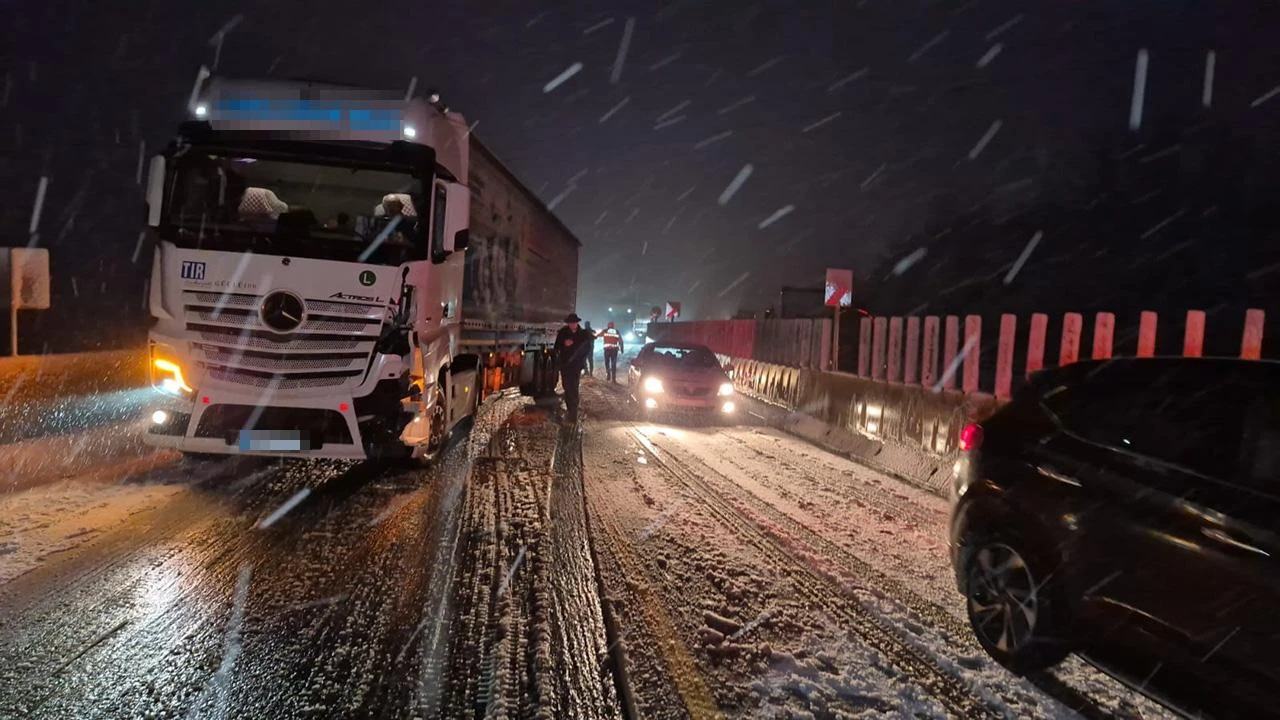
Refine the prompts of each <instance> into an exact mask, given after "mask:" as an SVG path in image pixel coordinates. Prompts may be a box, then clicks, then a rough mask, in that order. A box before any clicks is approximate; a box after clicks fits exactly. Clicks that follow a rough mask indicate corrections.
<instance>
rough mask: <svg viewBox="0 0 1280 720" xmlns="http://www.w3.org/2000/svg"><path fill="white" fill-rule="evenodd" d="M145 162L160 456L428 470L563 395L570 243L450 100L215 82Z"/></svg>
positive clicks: (574, 256)
mask: <svg viewBox="0 0 1280 720" xmlns="http://www.w3.org/2000/svg"><path fill="white" fill-rule="evenodd" d="M189 110H190V112H191V119H190V120H188V121H187V122H184V123H183V124H182V126H181V128H180V130H179V134H178V137H177V138H176V139H175V140H174V141H173V142H172V143H171V144H170V145H169V146H168V147H167V148H166V149H165V150H164V152H162V153H160V154H159V155H157V156H156V157H155V158H153V159H152V162H151V166H150V172H149V177H148V190H147V228H146V232H147V233H148V235H150V237H151V238H152V240H153V241H154V246H155V250H154V259H153V262H152V272H151V282H150V308H151V313H152V315H153V318H154V326H153V328H152V329H151V332H150V336H149V348H150V354H151V357H150V367H151V375H152V385H153V386H154V387H155V389H156V402H155V404H154V407H152V408H150V413H151V426H150V430H149V432H148V433H147V435H146V440H147V442H148V443H150V444H152V445H156V446H160V447H169V448H173V449H176V450H179V451H181V452H183V453H184V454H188V455H193V456H206V455H226V454H250V455H269V456H302V457H328V458H353V459H366V458H378V459H405V460H415V461H425V460H430V459H431V458H433V457H434V456H435V455H436V454H437V453H438V452H439V451H440V449H441V448H442V447H443V446H444V444H445V441H446V439H447V438H448V436H449V435H450V433H451V432H452V431H453V429H454V428H455V427H457V426H458V424H459V423H461V422H463V421H464V420H466V419H467V418H468V417H470V416H471V415H472V414H473V413H474V411H475V409H476V408H477V407H478V405H479V403H481V402H482V401H483V400H484V398H485V397H487V396H489V395H491V394H493V393H496V392H500V391H502V390H504V389H507V388H513V387H519V388H520V390H521V391H522V392H524V393H525V394H528V395H539V396H545V395H548V394H551V393H554V388H555V367H554V362H553V359H552V355H551V348H552V345H553V341H554V337H555V332H556V330H557V328H558V327H559V325H560V324H561V321H562V320H563V318H564V316H565V315H566V314H568V313H569V312H571V311H572V310H573V308H574V306H575V304H576V300H577V297H576V294H577V274H578V251H579V248H580V243H579V242H578V240H577V238H576V237H574V235H573V233H572V232H571V231H570V230H569V229H568V228H567V227H566V226H565V225H564V224H563V223H562V222H561V221H560V220H559V219H558V218H556V217H555V215H553V214H552V213H551V212H550V210H548V209H547V207H546V206H545V205H544V204H543V203H542V202H541V201H540V200H539V199H538V198H537V197H536V196H535V195H534V194H533V193H532V192H530V191H529V189H528V188H527V187H526V186H525V185H524V184H523V183H521V182H520V181H519V179H518V178H517V177H516V176H515V175H514V174H513V173H512V172H511V171H510V170H509V169H508V168H506V167H505V166H504V165H503V164H502V163H501V162H500V161H499V160H498V158H497V157H496V155H495V154H494V153H493V152H492V151H490V150H489V149H488V148H486V147H485V146H484V145H482V144H481V143H480V142H479V140H477V139H476V137H475V135H474V134H472V133H471V132H470V131H469V128H468V126H467V123H466V120H465V118H463V116H462V115H460V114H458V113H457V112H454V111H452V110H450V109H449V108H448V107H447V106H445V105H444V104H443V103H442V102H441V100H440V97H439V96H438V95H436V94H431V95H429V96H427V97H424V98H405V97H403V95H402V94H400V93H387V92H375V91H368V90H361V89H356V88H350V87H344V86H338V85H332V84H320V83H314V82H309V81H274V80H244V79H230V78H207V77H206V75H205V74H203V73H202V75H201V78H200V82H198V87H197V90H196V91H195V92H193V94H192V100H191V104H190V107H189Z"/></svg>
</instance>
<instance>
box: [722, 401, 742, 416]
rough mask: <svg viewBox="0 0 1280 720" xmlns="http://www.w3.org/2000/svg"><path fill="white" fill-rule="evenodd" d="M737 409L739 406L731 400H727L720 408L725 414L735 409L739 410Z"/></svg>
mask: <svg viewBox="0 0 1280 720" xmlns="http://www.w3.org/2000/svg"><path fill="white" fill-rule="evenodd" d="M737 409H738V406H737V405H734V404H733V403H731V402H727V403H725V404H724V405H723V406H722V407H721V408H720V410H721V411H723V412H724V413H725V414H728V413H731V412H733V411H734V410H737Z"/></svg>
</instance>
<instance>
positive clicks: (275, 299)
mask: <svg viewBox="0 0 1280 720" xmlns="http://www.w3.org/2000/svg"><path fill="white" fill-rule="evenodd" d="M305 311H306V307H305V306H304V305H303V304H302V298H300V297H298V296H297V295H294V294H293V293H289V292H273V293H271V294H270V295H267V296H266V297H265V298H263V300H262V322H263V323H264V324H265V325H266V326H267V327H269V328H271V329H272V330H275V331H276V332H289V331H290V330H297V329H298V326H299V325H301V324H302V316H303V313H304V312H305Z"/></svg>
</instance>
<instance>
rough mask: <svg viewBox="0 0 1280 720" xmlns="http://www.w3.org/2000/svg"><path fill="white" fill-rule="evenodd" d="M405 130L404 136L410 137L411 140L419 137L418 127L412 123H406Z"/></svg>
mask: <svg viewBox="0 0 1280 720" xmlns="http://www.w3.org/2000/svg"><path fill="white" fill-rule="evenodd" d="M403 132H404V136H405V137H407V138H409V139H410V140H412V139H414V138H416V137H418V129H417V128H415V127H414V126H412V125H405V126H404V131H403Z"/></svg>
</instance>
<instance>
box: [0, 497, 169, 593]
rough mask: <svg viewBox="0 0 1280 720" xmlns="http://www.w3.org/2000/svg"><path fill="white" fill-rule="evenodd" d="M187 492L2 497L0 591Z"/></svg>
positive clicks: (0, 517) (0, 503)
mask: <svg viewBox="0 0 1280 720" xmlns="http://www.w3.org/2000/svg"><path fill="white" fill-rule="evenodd" d="M182 489H183V488H182V486H179V485H101V484H96V483H86V482H83V481H73V482H60V483H55V484H51V485H45V486H42V487H37V488H32V489H30V490H24V491H22V492H17V493H12V494H3V495H0V585H3V584H5V583H8V582H10V581H12V580H13V579H15V578H17V577H19V576H21V575H23V574H25V573H27V572H30V571H31V570H33V569H35V568H37V567H39V566H40V565H42V564H43V563H44V562H45V561H47V560H48V559H50V558H51V557H53V556H55V555H57V554H59V553H65V552H68V551H71V550H74V549H76V548H78V547H81V546H83V545H85V544H86V543H89V542H92V541H93V540H94V539H96V538H98V537H99V536H101V535H103V534H104V533H107V532H109V531H110V530H111V529H113V528H114V527H115V526H118V525H120V524H122V523H124V522H125V521H127V520H128V519H129V517H130V516H132V515H134V514H136V513H139V512H143V511H146V510H151V509H154V508H156V507H159V506H160V505H162V504H164V503H165V502H167V501H169V500H170V499H171V498H172V497H173V496H174V495H175V494H177V493H180V492H182Z"/></svg>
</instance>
